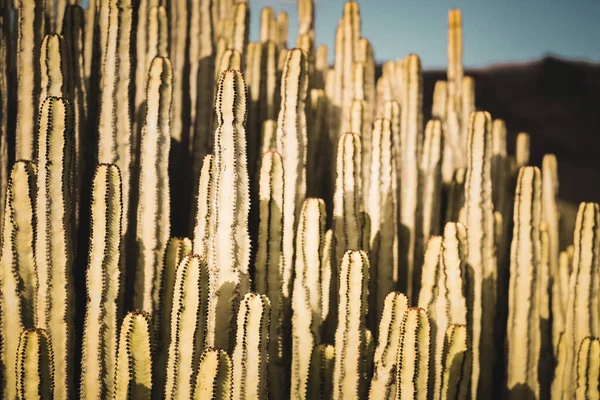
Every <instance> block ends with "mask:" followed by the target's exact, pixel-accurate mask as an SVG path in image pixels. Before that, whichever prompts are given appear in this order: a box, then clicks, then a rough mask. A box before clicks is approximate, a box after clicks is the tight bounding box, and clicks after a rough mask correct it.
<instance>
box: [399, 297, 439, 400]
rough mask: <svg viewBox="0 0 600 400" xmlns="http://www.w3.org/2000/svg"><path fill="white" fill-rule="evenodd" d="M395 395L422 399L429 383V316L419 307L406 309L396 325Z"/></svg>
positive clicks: (400, 397) (425, 394) (426, 393)
mask: <svg viewBox="0 0 600 400" xmlns="http://www.w3.org/2000/svg"><path fill="white" fill-rule="evenodd" d="M400 336H401V338H402V339H401V342H400V348H399V349H398V359H397V361H396V363H397V367H396V368H397V369H396V398H397V399H419V400H425V399H427V396H428V391H429V389H428V384H429V367H430V366H429V352H430V349H429V341H430V338H431V329H430V326H429V317H428V315H427V312H426V311H425V310H423V309H422V308H409V309H408V310H407V311H406V312H405V313H404V317H403V319H402V326H401V327H400Z"/></svg>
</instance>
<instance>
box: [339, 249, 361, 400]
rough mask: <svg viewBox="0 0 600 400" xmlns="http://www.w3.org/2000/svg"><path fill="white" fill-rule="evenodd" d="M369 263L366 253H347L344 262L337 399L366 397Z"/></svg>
mask: <svg viewBox="0 0 600 400" xmlns="http://www.w3.org/2000/svg"><path fill="white" fill-rule="evenodd" d="M368 285H369V260H368V258H367V254H366V253H365V252H364V251H361V250H358V251H347V252H346V253H345V254H344V257H343V259H342V262H341V267H340V284H339V311H338V312H339V314H338V326H337V329H336V331H335V354H336V357H335V364H334V370H333V382H334V388H333V398H334V399H336V400H337V399H359V398H362V397H364V396H365V395H366V393H365V392H366V388H367V387H366V382H365V376H364V375H363V373H362V372H363V362H364V360H363V356H364V355H365V354H366V348H367V342H366V329H365V325H366V316H367V304H368V294H369V288H368Z"/></svg>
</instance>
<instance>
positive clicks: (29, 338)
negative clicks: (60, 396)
mask: <svg viewBox="0 0 600 400" xmlns="http://www.w3.org/2000/svg"><path fill="white" fill-rule="evenodd" d="M13 333H14V334H15V335H16V332H13ZM16 360H17V361H16V364H15V372H14V373H15V375H16V378H17V393H16V397H13V398H18V399H19V400H26V399H41V400H50V399H55V398H56V397H55V395H56V392H57V389H58V388H57V387H56V385H55V382H54V377H55V376H56V372H55V369H54V354H53V351H52V341H51V340H50V335H49V334H48V332H47V331H45V330H43V329H34V328H30V329H25V330H24V331H23V332H22V333H21V336H20V338H19V347H18V349H17V350H16ZM5 394H8V393H5Z"/></svg>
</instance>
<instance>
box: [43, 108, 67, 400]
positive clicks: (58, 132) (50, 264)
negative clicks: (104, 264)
mask: <svg viewBox="0 0 600 400" xmlns="http://www.w3.org/2000/svg"><path fill="white" fill-rule="evenodd" d="M72 129H73V115H72V111H71V106H70V105H69V103H68V102H67V101H66V100H65V99H63V98H57V97H49V98H48V99H46V101H45V102H44V105H43V106H42V108H41V115H40V126H39V133H40V136H39V147H38V156H37V159H38V175H37V194H36V211H37V213H38V215H39V216H40V217H41V216H43V217H41V218H38V219H37V222H36V229H35V260H36V266H37V276H38V291H37V305H36V325H37V326H38V327H40V328H42V329H46V330H47V331H48V334H49V335H50V337H51V338H52V344H53V349H54V356H55V357H54V365H55V370H56V378H57V379H56V391H55V393H54V395H55V396H57V397H59V398H66V397H68V396H69V392H70V387H71V381H72V368H71V362H72V357H71V356H72V354H71V340H72V329H73V316H74V315H73V286H72V265H73V258H74V257H73V249H72V240H73V237H72V232H71V221H72V210H71V204H72V200H71V193H72V191H71V189H72V180H71V179H72V160H73V147H72V146H73V145H72V140H73V131H72ZM55 224H62V229H57V228H56V226H55Z"/></svg>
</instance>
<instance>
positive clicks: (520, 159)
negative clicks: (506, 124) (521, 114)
mask: <svg viewBox="0 0 600 400" xmlns="http://www.w3.org/2000/svg"><path fill="white" fill-rule="evenodd" d="M530 142H531V139H530V138H529V134H528V133H525V132H521V133H519V134H518V135H517V145H516V151H515V155H516V161H517V168H521V167H524V166H526V165H529V153H530V146H531V143H530Z"/></svg>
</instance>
